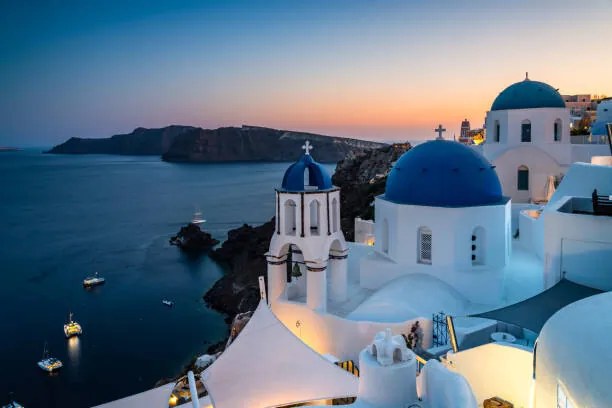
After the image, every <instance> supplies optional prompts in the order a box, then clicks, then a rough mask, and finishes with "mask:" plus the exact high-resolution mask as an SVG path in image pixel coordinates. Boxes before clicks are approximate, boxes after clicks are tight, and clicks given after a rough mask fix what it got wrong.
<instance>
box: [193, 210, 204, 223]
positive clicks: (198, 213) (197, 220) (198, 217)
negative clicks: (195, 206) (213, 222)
mask: <svg viewBox="0 0 612 408" xmlns="http://www.w3.org/2000/svg"><path fill="white" fill-rule="evenodd" d="M205 222H206V220H205V219H204V218H202V212H201V211H196V212H195V213H194V214H193V219H192V220H191V223H192V224H196V225H197V224H203V223H205Z"/></svg>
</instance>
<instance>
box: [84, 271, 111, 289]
mask: <svg viewBox="0 0 612 408" xmlns="http://www.w3.org/2000/svg"><path fill="white" fill-rule="evenodd" d="M104 282H106V279H104V278H102V277H100V276H98V272H96V273H95V274H94V276H88V277H86V278H85V279H83V286H84V287H86V288H91V287H93V286H98V285H102V284H103V283H104Z"/></svg>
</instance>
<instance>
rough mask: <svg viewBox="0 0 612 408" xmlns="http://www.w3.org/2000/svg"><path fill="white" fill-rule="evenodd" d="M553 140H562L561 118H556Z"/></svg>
mask: <svg viewBox="0 0 612 408" xmlns="http://www.w3.org/2000/svg"><path fill="white" fill-rule="evenodd" d="M553 140H554V141H555V142H560V141H561V119H557V120H555V124H554V128H553Z"/></svg>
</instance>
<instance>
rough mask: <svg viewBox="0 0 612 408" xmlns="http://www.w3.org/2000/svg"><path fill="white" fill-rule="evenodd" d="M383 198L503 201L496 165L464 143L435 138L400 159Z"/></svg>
mask: <svg viewBox="0 0 612 408" xmlns="http://www.w3.org/2000/svg"><path fill="white" fill-rule="evenodd" d="M384 199H385V200H388V201H392V202H394V203H398V204H411V205H424V206H429V207H471V206H477V205H489V204H498V203H501V202H502V201H503V200H504V197H503V195H502V187H501V184H500V182H499V178H497V173H496V172H495V169H494V166H492V165H491V163H489V162H488V161H487V159H485V158H484V156H482V155H481V154H480V153H478V152H477V151H476V150H474V149H472V148H470V147H467V146H465V145H463V144H461V143H457V142H452V141H448V140H433V141H430V142H426V143H423V144H420V145H418V146H416V147H414V148H412V149H410V150H408V151H407V152H406V153H404V154H403V155H402V157H400V158H399V160H398V161H397V163H396V164H395V166H393V169H392V170H391V172H390V173H389V177H388V178H387V185H386V188H385V195H384Z"/></svg>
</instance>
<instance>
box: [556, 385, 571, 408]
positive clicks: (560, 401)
mask: <svg viewBox="0 0 612 408" xmlns="http://www.w3.org/2000/svg"><path fill="white" fill-rule="evenodd" d="M557 408H574V403H573V402H572V400H571V399H569V398H568V397H567V394H566V393H565V389H563V386H562V385H561V384H559V383H557Z"/></svg>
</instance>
